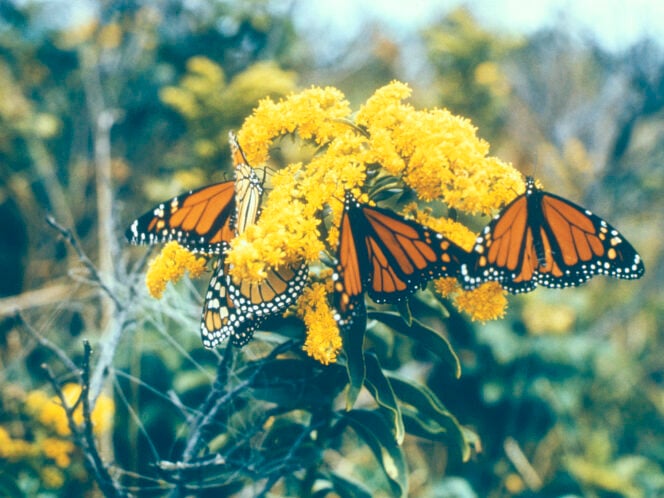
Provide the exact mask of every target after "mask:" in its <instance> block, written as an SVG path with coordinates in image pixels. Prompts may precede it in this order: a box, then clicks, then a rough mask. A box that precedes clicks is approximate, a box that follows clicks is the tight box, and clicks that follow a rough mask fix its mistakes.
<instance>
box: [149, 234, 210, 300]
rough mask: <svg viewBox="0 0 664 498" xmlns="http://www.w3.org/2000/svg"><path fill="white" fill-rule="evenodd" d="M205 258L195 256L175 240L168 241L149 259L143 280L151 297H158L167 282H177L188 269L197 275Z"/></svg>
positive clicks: (194, 276)
mask: <svg viewBox="0 0 664 498" xmlns="http://www.w3.org/2000/svg"><path fill="white" fill-rule="evenodd" d="M205 263H206V261H205V258H201V257H196V256H195V255H194V254H192V253H190V252H189V251H187V250H186V249H185V248H184V247H182V246H180V245H179V244H178V243H177V242H169V243H168V244H166V245H165V246H164V249H163V250H162V251H161V253H159V256H157V257H156V258H155V259H153V260H152V261H150V266H149V267H148V272H147V274H146V276H145V282H146V284H147V286H148V290H149V291H150V294H151V295H152V296H153V297H156V298H157V299H160V298H161V296H162V294H163V293H164V290H165V289H166V284H168V282H177V281H178V280H180V279H181V278H182V277H183V276H184V272H185V271H188V272H189V274H190V275H191V276H192V277H193V278H196V277H199V276H200V275H201V273H203V271H204V270H205Z"/></svg>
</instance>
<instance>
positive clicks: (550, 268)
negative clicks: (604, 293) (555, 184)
mask: <svg viewBox="0 0 664 498" xmlns="http://www.w3.org/2000/svg"><path fill="white" fill-rule="evenodd" d="M473 254H474V262H473V263H472V264H471V265H464V266H463V267H462V277H461V281H462V284H463V286H464V287H465V288H467V289H473V288H475V287H477V286H479V285H480V284H482V283H484V282H487V281H490V280H495V281H498V282H499V283H500V284H501V286H502V287H503V288H504V289H505V290H507V291H509V292H511V293H513V294H518V293H521V292H530V291H532V290H533V289H534V288H535V287H536V286H537V285H542V286H544V287H551V288H561V287H573V286H577V285H581V284H582V283H584V282H586V281H587V280H589V279H590V278H591V277H593V276H594V275H609V276H611V277H616V278H624V279H635V278H640V277H641V276H642V275H643V273H644V271H645V269H644V266H643V262H642V261H641V257H640V256H639V255H638V253H637V252H636V251H635V250H634V248H633V247H632V245H631V244H630V243H629V242H627V240H626V239H625V237H623V236H622V234H621V233H620V232H618V230H616V229H615V228H613V227H612V226H611V225H609V224H608V223H607V222H606V221H604V220H603V219H602V218H600V217H598V216H596V215H594V214H593V213H591V212H590V211H588V210H587V209H584V208H582V207H580V206H578V205H576V204H574V203H573V202H570V201H568V200H567V199H563V198H562V197H559V196H557V195H555V194H552V193H550V192H545V191H543V190H541V189H539V188H538V187H537V186H536V185H535V180H534V179H533V178H532V177H528V178H527V179H526V191H525V193H524V194H522V195H520V196H518V197H517V198H516V199H514V200H513V201H512V202H511V203H510V204H508V205H507V206H506V207H505V208H504V209H503V210H502V211H501V212H500V213H499V214H498V216H496V217H495V218H494V219H493V220H492V221H491V222H490V223H489V224H488V225H487V227H486V228H484V230H483V231H482V233H481V234H480V236H479V237H478V238H477V240H476V242H475V247H474V249H473Z"/></svg>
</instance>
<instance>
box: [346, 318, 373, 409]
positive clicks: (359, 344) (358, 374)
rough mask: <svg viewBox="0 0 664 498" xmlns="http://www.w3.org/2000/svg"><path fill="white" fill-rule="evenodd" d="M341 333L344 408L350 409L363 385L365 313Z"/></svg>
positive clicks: (364, 372)
mask: <svg viewBox="0 0 664 498" xmlns="http://www.w3.org/2000/svg"><path fill="white" fill-rule="evenodd" d="M361 316H362V318H357V319H356V320H355V322H354V323H353V324H352V326H351V327H348V328H347V329H346V330H345V331H342V334H343V344H344V352H345V353H346V355H345V357H346V365H345V366H346V372H347V374H348V390H347V391H346V410H351V409H352V408H353V405H355V401H356V400H357V397H358V396H359V394H360V390H362V386H363V385H364V378H365V377H366V365H365V359H364V349H363V346H364V334H365V333H366V330H367V321H366V313H362V314H361Z"/></svg>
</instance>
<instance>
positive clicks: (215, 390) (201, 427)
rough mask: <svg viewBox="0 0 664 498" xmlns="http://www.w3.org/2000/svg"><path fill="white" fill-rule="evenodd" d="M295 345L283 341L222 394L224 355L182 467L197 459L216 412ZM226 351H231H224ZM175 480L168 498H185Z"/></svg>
mask: <svg viewBox="0 0 664 498" xmlns="http://www.w3.org/2000/svg"><path fill="white" fill-rule="evenodd" d="M294 344H295V342H294V341H286V342H284V343H283V344H280V345H278V346H277V347H275V348H274V349H273V350H272V351H271V352H270V354H269V355H267V356H266V357H265V358H264V359H263V360H261V361H260V362H259V363H258V365H257V366H256V367H255V369H254V371H253V372H252V374H251V375H250V376H249V378H248V379H246V380H244V381H242V382H240V383H239V384H237V385H236V386H234V388H233V389H232V390H230V391H225V385H226V382H225V380H226V378H227V372H228V368H227V365H228V364H229V363H230V361H231V359H232V354H231V353H232V351H230V352H229V351H226V355H225V356H224V358H223V359H222V361H221V362H220V366H219V369H218V370H217V372H218V373H217V380H216V381H215V382H214V384H213V386H212V389H211V390H210V392H209V393H208V396H207V398H206V399H205V401H203V403H202V404H201V406H200V407H199V409H198V416H197V417H196V418H195V419H194V422H193V423H192V428H191V431H190V433H189V437H188V438H187V444H186V445H185V448H184V451H183V452H182V458H181V459H180V462H181V463H182V464H185V465H188V464H190V463H191V461H192V460H193V459H194V458H195V457H196V455H197V454H198V452H199V451H200V449H201V448H202V447H203V446H204V445H205V443H206V441H205V435H206V431H207V428H208V427H209V426H210V425H211V424H212V423H213V421H214V420H215V418H216V417H217V415H218V413H219V411H220V410H221V409H222V408H223V407H224V406H225V405H226V404H227V403H229V402H231V401H232V400H233V399H235V398H236V397H237V396H238V395H239V394H241V393H242V392H244V391H245V390H246V389H247V388H248V387H250V386H251V385H252V384H253V382H254V381H255V379H256V377H257V376H258V375H259V373H260V372H261V370H262V366H263V365H265V364H266V363H267V362H269V361H271V360H273V359H274V358H276V357H277V356H278V355H280V354H282V353H284V352H286V351H288V350H290V349H292V348H293V345H294ZM227 349H230V347H229V348H227ZM174 477H175V480H177V481H179V482H180V484H179V485H178V486H177V487H176V488H175V489H173V491H172V492H171V494H170V496H171V498H176V497H180V496H184V495H185V494H186V490H185V486H184V483H183V482H182V480H181V476H180V475H179V473H178V474H177V475H176V476H174Z"/></svg>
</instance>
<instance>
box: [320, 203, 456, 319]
mask: <svg viewBox="0 0 664 498" xmlns="http://www.w3.org/2000/svg"><path fill="white" fill-rule="evenodd" d="M339 232H340V234H339V247H338V253H337V261H338V263H337V266H336V271H335V273H334V275H333V277H332V278H333V279H334V281H335V284H334V297H333V299H334V304H335V308H336V310H337V312H338V316H337V321H338V322H339V323H340V324H341V325H342V326H351V325H352V324H353V323H354V321H355V320H356V319H357V318H358V317H361V316H363V315H364V296H363V293H364V291H366V292H367V294H368V295H369V297H371V298H372V299H373V300H374V301H376V302H377V303H384V302H395V301H399V300H401V299H403V298H405V297H407V296H408V295H410V294H412V293H413V292H415V291H416V290H417V289H419V288H420V287H421V286H423V285H424V284H425V283H426V282H428V281H429V280H432V279H435V278H439V277H445V276H458V275H459V272H460V268H461V264H463V263H464V262H467V257H468V253H467V252H466V251H464V250H463V249H462V248H461V247H459V246H457V245H456V244H454V243H453V242H451V241H450V240H448V239H446V238H445V237H443V235H441V234H439V233H437V232H435V231H433V230H431V229H429V228H427V227H425V226H423V225H420V224H419V223H416V222H415V221H412V220H408V219H406V218H404V217H403V216H400V215H398V214H396V213H394V212H393V211H390V210H389V209H385V208H380V207H372V206H369V205H368V204H363V203H361V202H359V201H358V200H357V199H355V197H353V195H352V194H351V193H350V192H348V191H347V192H346V196H345V199H344V210H343V214H342V216H341V223H340V227H339Z"/></svg>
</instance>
